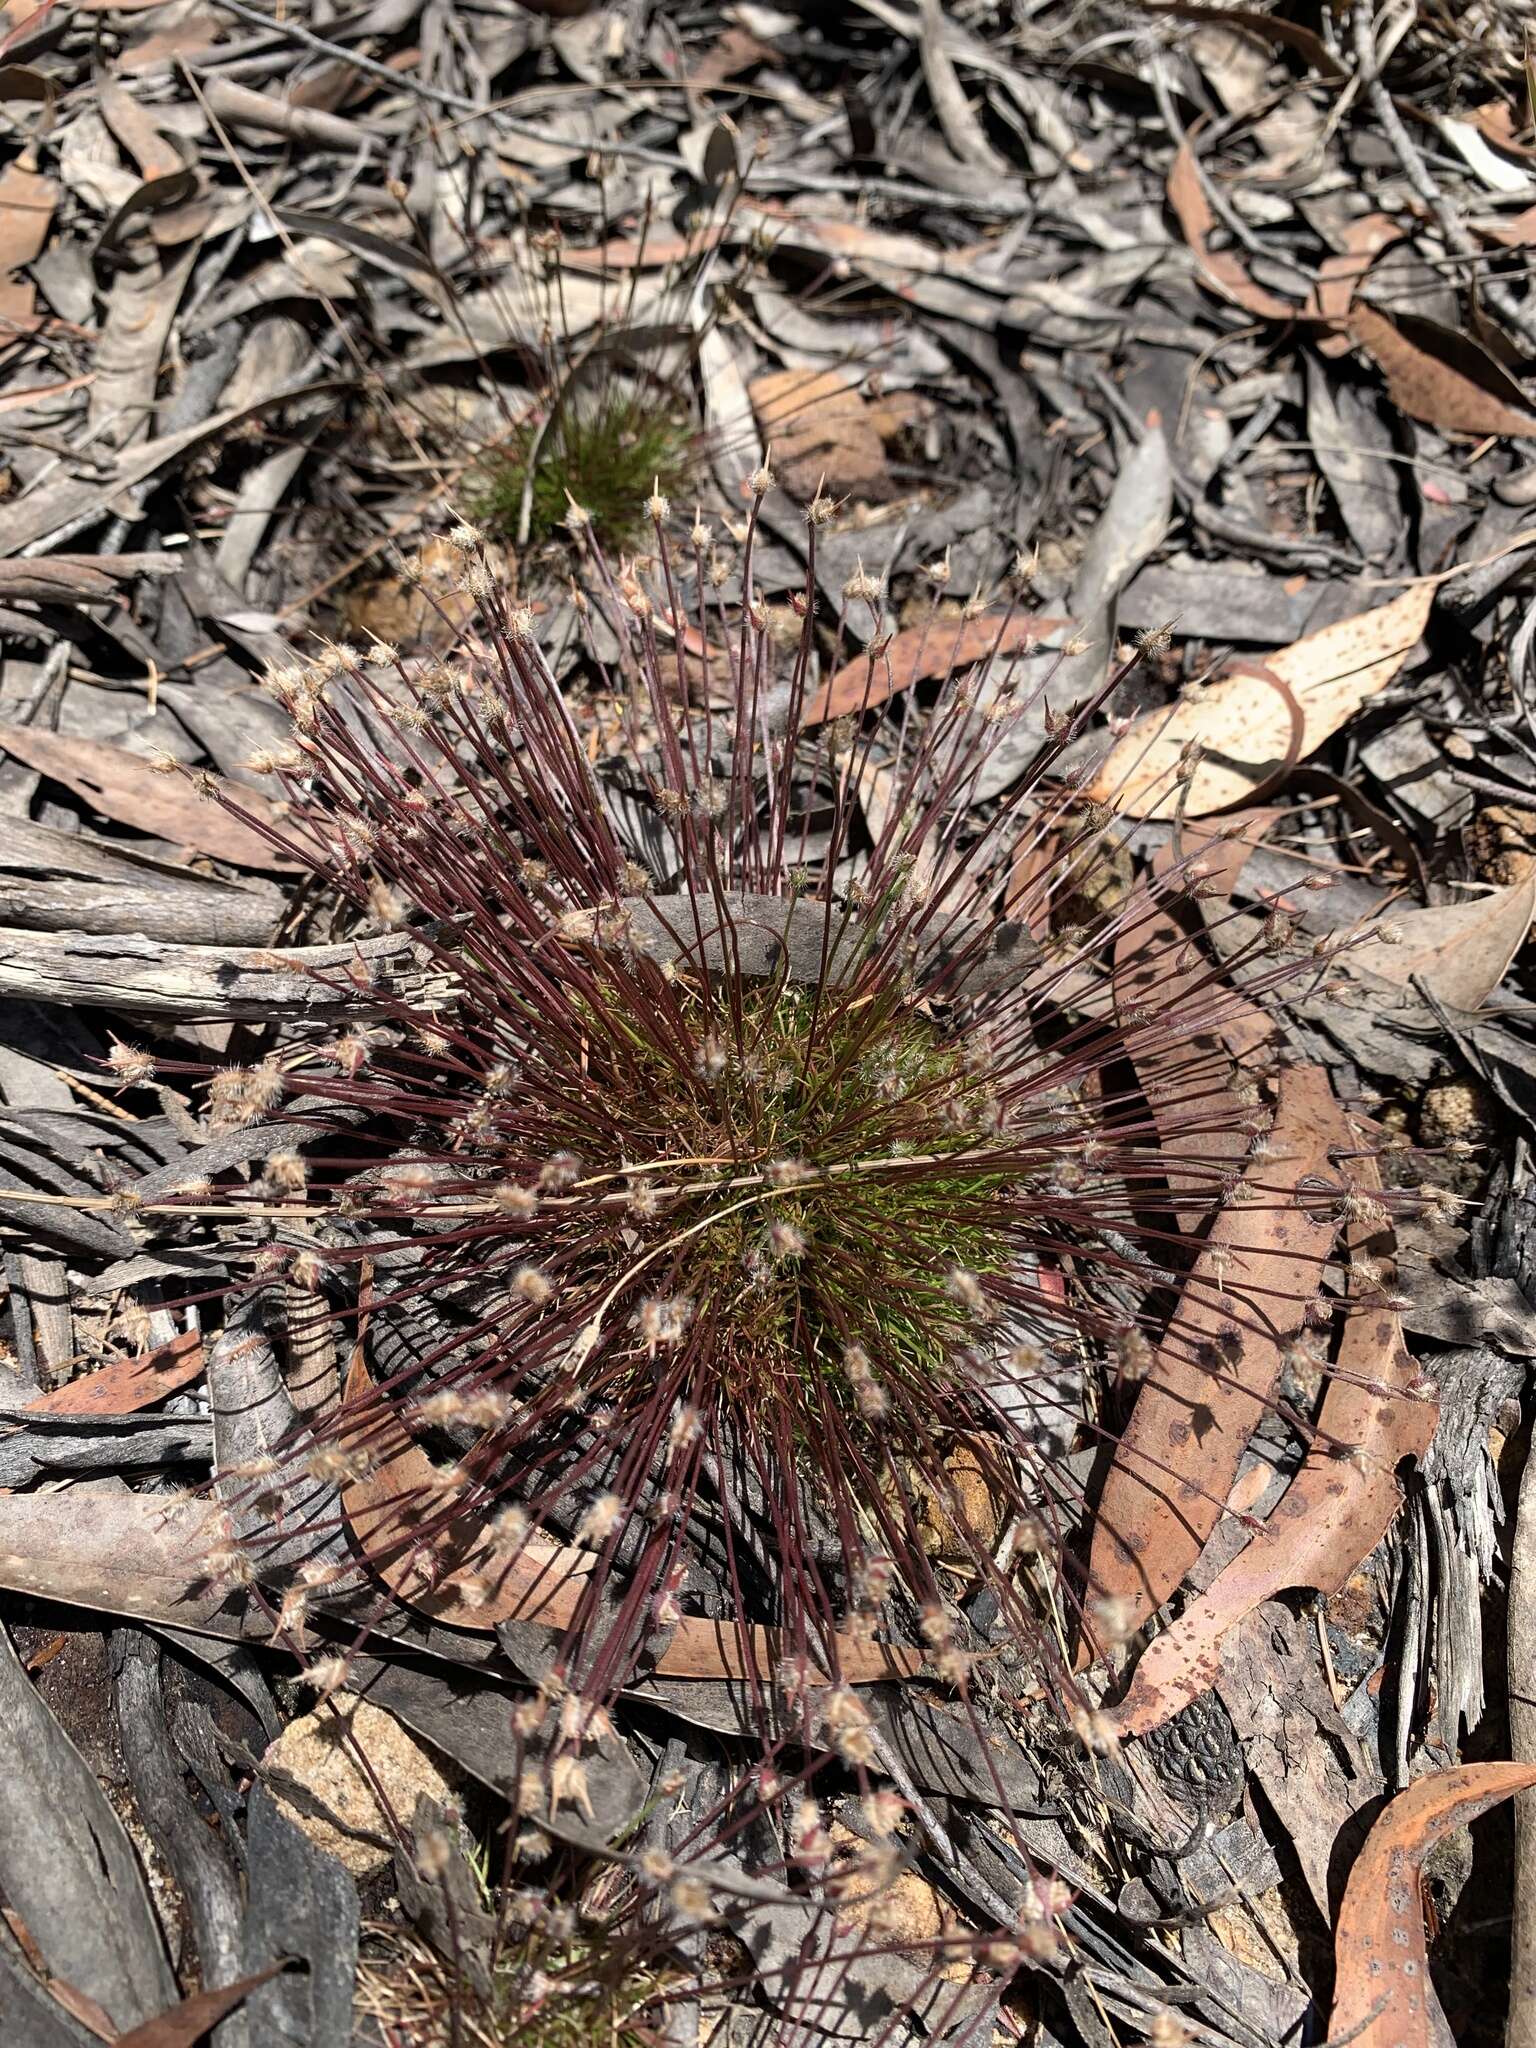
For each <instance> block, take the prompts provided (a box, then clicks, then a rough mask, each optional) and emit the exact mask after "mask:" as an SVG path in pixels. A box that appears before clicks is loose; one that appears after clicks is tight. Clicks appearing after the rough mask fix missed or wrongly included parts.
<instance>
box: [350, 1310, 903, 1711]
mask: <svg viewBox="0 0 1536 2048" xmlns="http://www.w3.org/2000/svg"><path fill="white" fill-rule="evenodd" d="M344 1402H345V1403H350V1404H352V1405H353V1406H354V1407H355V1409H356V1410H357V1414H358V1426H357V1430H356V1432H355V1433H354V1435H353V1437H352V1439H351V1441H353V1442H355V1443H358V1444H365V1445H366V1446H367V1447H368V1449H369V1450H370V1452H371V1453H372V1455H373V1457H374V1458H375V1459H376V1460H378V1462H377V1463H376V1464H375V1466H374V1468H373V1470H371V1471H370V1472H369V1473H368V1474H367V1476H366V1477H364V1478H361V1479H354V1480H349V1481H348V1482H347V1483H346V1484H345V1485H344V1486H343V1487H342V1489H341V1500H342V1512H343V1514H344V1516H345V1518H346V1521H347V1525H348V1527H349V1528H350V1529H351V1531H352V1535H353V1537H354V1539H355V1541H356V1544H357V1548H358V1549H359V1551H360V1552H361V1553H362V1555H363V1557H364V1558H365V1559H366V1560H367V1562H368V1566H369V1569H370V1570H371V1571H372V1572H373V1573H374V1575H375V1576H376V1577H377V1578H379V1579H381V1580H382V1581H383V1582H384V1584H385V1585H387V1586H388V1587H389V1588H390V1590H391V1592H393V1593H394V1594H395V1595H396V1597H397V1598H399V1599H401V1600H403V1601H405V1602H406V1603H407V1604H408V1605H409V1606H411V1607H415V1608H417V1609H419V1610H420V1611H421V1612H422V1613H424V1614H427V1615H430V1617H431V1618H432V1619H433V1620H434V1621H438V1622H442V1623H445V1624H446V1625H447V1626H449V1627H452V1628H464V1629H477V1630H494V1629H495V1628H496V1626H497V1624H498V1623H500V1622H504V1621H527V1622H537V1623H539V1624H541V1625H542V1626H544V1627H546V1628H551V1629H556V1630H559V1629H563V1628H565V1627H566V1625H567V1624H568V1623H569V1622H570V1621H571V1620H572V1618H573V1617H574V1615H575V1614H576V1611H577V1607H578V1605H579V1603H580V1600H581V1597H582V1593H583V1591H584V1590H585V1582H586V1580H587V1578H588V1577H589V1575H590V1573H591V1571H592V1568H593V1565H594V1564H595V1562H596V1558H595V1555H594V1553H593V1552H592V1551H590V1550H585V1549H583V1548H581V1547H580V1546H578V1545H575V1544H559V1543H551V1542H549V1541H548V1540H547V1539H546V1538H543V1537H538V1536H534V1537H530V1538H529V1539H528V1540H527V1541H525V1542H523V1543H521V1544H516V1543H513V1542H510V1541H508V1540H507V1539H506V1538H504V1537H501V1536H498V1535H497V1534H496V1532H495V1531H494V1530H493V1529H491V1528H489V1527H485V1528H480V1529H476V1530H473V1531H471V1532H468V1533H466V1534H462V1535H461V1534H459V1533H458V1532H453V1533H452V1534H446V1535H445V1534H438V1535H436V1536H429V1537H427V1538H422V1537H421V1536H419V1535H416V1534H413V1533H411V1532H410V1528H409V1525H408V1524H403V1523H402V1511H403V1510H409V1509H411V1508H412V1507H414V1506H415V1505H416V1504H418V1503H420V1502H423V1501H426V1500H429V1499H432V1498H434V1497H436V1496H434V1493H433V1488H432V1478H433V1473H434V1467H433V1464H432V1461H431V1459H430V1458H429V1457H428V1456H427V1454H426V1452H425V1451H424V1450H422V1448H421V1446H420V1445H419V1444H417V1443H416V1442H414V1440H413V1439H412V1438H411V1437H410V1436H409V1435H408V1434H407V1432H406V1431H405V1430H404V1429H403V1428H402V1427H401V1425H400V1424H399V1422H398V1421H397V1420H396V1419H395V1418H394V1417H393V1415H392V1414H391V1413H390V1412H389V1411H388V1409H387V1408H386V1407H385V1406H384V1404H383V1403H381V1402H378V1401H377V1400H376V1399H374V1389H373V1384H372V1382H371V1381H370V1379H369V1377H368V1369H367V1366H366V1364H365V1363H364V1362H363V1358H362V1353H361V1348H360V1347H359V1348H358V1349H357V1350H355V1351H354V1353H353V1357H352V1363H351V1366H350V1367H349V1369H348V1372H347V1383H346V1389H345V1396H344ZM471 1585H472V1590H471ZM743 1637H746V1638H748V1639H749V1640H750V1642H751V1645H752V1648H751V1653H750V1656H748V1655H747V1654H745V1653H744V1652H743V1648H742V1638H743ZM787 1647H788V1645H787V1644H786V1642H785V1641H784V1640H783V1639H782V1638H781V1636H780V1633H779V1631H778V1630H776V1629H768V1628H758V1627H748V1628H739V1627H738V1626H737V1625H736V1624H735V1623H733V1622H724V1621H707V1620H703V1619H701V1618H699V1617H697V1616H694V1615H684V1616H683V1618H682V1619H681V1620H680V1621H679V1622H678V1623H677V1624H676V1625H675V1627H674V1629H673V1631H672V1634H671V1637H670V1639H669V1640H668V1641H667V1643H666V1646H665V1647H664V1648H663V1649H662V1651H661V1652H660V1654H659V1655H658V1656H657V1657H655V1658H654V1659H653V1660H652V1662H651V1663H650V1664H649V1666H648V1668H649V1669H650V1670H651V1671H654V1672H655V1673H657V1674H658V1675H659V1676H661V1677H664V1678H746V1677H749V1676H751V1675H752V1673H753V1672H756V1673H758V1674H763V1673H768V1672H772V1671H773V1669H774V1668H775V1666H776V1665H777V1663H778V1662H779V1660H780V1658H781V1657H782V1656H783V1655H784V1654H785V1652H786V1649H787ZM837 1652H838V1674H839V1677H840V1679H841V1680H842V1681H843V1682H844V1683H846V1684H849V1685H870V1684H874V1683H875V1682H876V1681H877V1680H883V1679H892V1678H909V1677H912V1676H913V1675H914V1674H915V1673H916V1672H917V1671H919V1670H921V1668H922V1666H923V1663H924V1661H925V1660H924V1655H923V1652H922V1651H921V1650H918V1649H916V1648H913V1647H909V1646H908V1645H906V1644H902V1643H890V1644H886V1643H876V1642H870V1641H869V1640H867V1638H865V1637H863V1636H858V1637H855V1636H851V1635H850V1636H839V1637H838V1638H837Z"/></svg>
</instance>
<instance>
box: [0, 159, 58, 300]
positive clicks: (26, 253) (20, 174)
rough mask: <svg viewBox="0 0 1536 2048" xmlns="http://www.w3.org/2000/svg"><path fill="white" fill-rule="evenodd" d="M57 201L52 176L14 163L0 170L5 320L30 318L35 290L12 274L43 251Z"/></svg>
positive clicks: (0, 280)
mask: <svg viewBox="0 0 1536 2048" xmlns="http://www.w3.org/2000/svg"><path fill="white" fill-rule="evenodd" d="M58 201H59V188H58V186H57V185H56V184H55V183H54V181H53V179H52V178H43V177H39V176H38V174H37V172H36V171H25V170H22V169H21V167H20V166H19V165H17V164H8V165H7V166H6V168H5V170H4V171H3V172H0V313H3V315H4V317H5V318H6V319H7V320H14V321H18V322H22V321H26V320H29V319H30V318H31V317H32V309H33V307H34V305H35V304H36V302H37V294H36V290H35V289H34V287H33V285H32V284H31V282H30V280H28V279H26V278H18V277H13V276H12V274H11V273H12V272H14V271H18V270H21V269H22V268H24V266H25V265H26V264H28V263H31V262H32V261H33V260H34V259H35V258H36V257H38V256H40V255H41V254H42V249H43V244H44V242H46V241H47V239H48V230H49V228H50V226H51V225H52V223H53V209H54V208H55V206H57V204H58Z"/></svg>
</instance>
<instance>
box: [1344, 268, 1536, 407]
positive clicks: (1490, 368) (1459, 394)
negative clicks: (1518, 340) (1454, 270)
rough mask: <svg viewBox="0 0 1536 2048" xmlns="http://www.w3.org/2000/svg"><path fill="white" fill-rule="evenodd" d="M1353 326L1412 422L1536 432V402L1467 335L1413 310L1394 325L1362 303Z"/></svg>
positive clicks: (1351, 317)
mask: <svg viewBox="0 0 1536 2048" xmlns="http://www.w3.org/2000/svg"><path fill="white" fill-rule="evenodd" d="M1349 329H1350V332H1351V333H1352V334H1353V335H1354V337H1355V339H1356V341H1358V342H1359V344H1360V346H1361V347H1362V348H1363V349H1364V350H1365V352H1366V354H1367V355H1368V356H1370V357H1371V358H1372V360H1373V361H1374V362H1376V363H1377V364H1378V365H1379V366H1380V368H1381V369H1382V370H1383V371H1385V373H1386V379H1387V389H1388V391H1389V392H1390V393H1391V395H1392V401H1393V403H1394V404H1395V405H1398V406H1400V407H1401V408H1402V410H1403V411H1404V412H1405V413H1407V414H1408V415H1409V417H1410V418H1411V419H1416V420H1427V421H1428V422H1429V424H1430V425H1431V426H1433V427H1439V428H1440V429H1441V431H1442V432H1443V433H1451V434H1477V435H1483V434H1536V402H1533V401H1532V400H1531V399H1530V398H1529V397H1528V396H1527V395H1526V393H1525V391H1524V390H1523V389H1522V387H1521V386H1520V385H1519V384H1518V383H1517V382H1516V381H1515V379H1514V378H1513V377H1512V376H1511V375H1510V374H1509V372H1508V371H1507V370H1506V369H1505V368H1504V367H1503V365H1502V364H1501V363H1498V362H1496V361H1495V360H1494V358H1493V357H1492V356H1491V355H1489V353H1488V351H1487V350H1486V349H1485V348H1482V347H1480V346H1479V345H1478V343H1477V342H1475V341H1473V340H1471V339H1470V337H1468V336H1467V335H1465V334H1457V333H1454V332H1453V331H1452V330H1451V329H1449V328H1445V327H1440V326H1438V325H1437V324H1436V323H1435V322H1434V321H1433V320H1421V319H1418V318H1417V317H1415V316H1414V315H1412V314H1408V313H1400V314H1398V316H1397V317H1396V319H1395V320H1389V319H1388V318H1387V316H1386V314H1385V313H1381V312H1378V311H1377V309H1376V308H1375V307H1374V306H1367V305H1366V304H1365V303H1364V302H1363V301H1360V300H1357V301H1356V302H1355V305H1354V306H1353V308H1352V309H1351V311H1350V315H1349Z"/></svg>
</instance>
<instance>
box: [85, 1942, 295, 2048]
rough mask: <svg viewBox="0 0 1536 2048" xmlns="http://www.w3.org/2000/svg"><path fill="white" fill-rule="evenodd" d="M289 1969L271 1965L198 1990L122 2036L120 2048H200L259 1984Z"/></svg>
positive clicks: (283, 1965)
mask: <svg viewBox="0 0 1536 2048" xmlns="http://www.w3.org/2000/svg"><path fill="white" fill-rule="evenodd" d="M287 1967H288V1965H287V1964H286V1963H269V1964H268V1966H267V1967H266V1969H264V1970H253V1971H252V1973H251V1975H250V1976H249V1977H237V1978H236V1980H235V1982H234V1983H233V1984H221V1985H220V1986H219V1988H218V1989H217V1990H216V1991H196V1992H194V1993H193V1994H192V1996H191V1997H190V1998H183V1999H181V2000H179V2001H178V2002H177V2003H176V2004H175V2005H173V2006H169V2007H168V2008H167V2009H166V2010H165V2011H164V2012H160V2013H156V2014H155V2016H154V2018H153V2019H150V2020H145V2021H144V2022H143V2024H142V2025H141V2026H137V2027H134V2028H132V2029H130V2031H129V2032H128V2033H126V2034H118V2035H117V2036H116V2037H115V2040H116V2048H197V2043H198V2042H199V2041H201V2040H202V2039H203V2037H204V2036H205V2035H206V2033H207V2032H208V2029H209V2028H210V2027H212V2026H215V2025H217V2023H218V2022H219V2021H220V2020H221V2019H223V2017H224V2015H225V2013H227V2012H233V2011H234V2009H235V2007H236V2006H237V2005H239V2004H241V2003H242V2001H243V2000H245V1999H246V1998H248V1997H249V1996H250V1994H251V1993H252V1992H253V1991H254V1990H255V1989H256V1987H257V1986H258V1985H259V1984H265V1983H267V1982H268V1981H269V1980H270V1979H271V1978H273V1977H275V1976H277V1975H278V1974H279V1972H280V1971H282V1970H285V1969H286V1968H287Z"/></svg>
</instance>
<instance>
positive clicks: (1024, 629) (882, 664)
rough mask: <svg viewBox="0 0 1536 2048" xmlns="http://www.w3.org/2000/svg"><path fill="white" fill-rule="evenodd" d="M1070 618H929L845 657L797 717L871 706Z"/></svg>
mask: <svg viewBox="0 0 1536 2048" xmlns="http://www.w3.org/2000/svg"><path fill="white" fill-rule="evenodd" d="M1070 624H1071V621H1070V620H1069V619H1036V618H1028V617H1026V616H1025V615H1024V614H1023V613H1022V612H990V613H986V614H983V616H982V617H980V618H971V619H929V620H928V621H927V622H926V623H925V624H923V625H921V626H906V627H904V628H903V629H902V631H901V632H899V633H896V634H894V635H893V636H892V637H891V639H890V640H888V641H887V642H886V645H885V647H884V649H883V651H882V652H881V653H879V654H861V655H859V656H858V657H857V658H856V659H855V660H853V661H849V662H845V663H844V664H843V666H842V667H841V668H840V669H839V670H838V671H837V673H836V675H834V676H833V677H832V678H831V679H830V681H828V682H825V683H823V684H822V686H821V688H820V689H819V690H818V691H817V692H816V694H815V695H814V696H813V697H812V698H811V700H810V702H809V704H808V705H807V706H806V711H805V717H804V718H803V720H802V721H801V722H802V724H804V725H820V724H822V723H823V722H824V721H825V720H827V719H829V718H842V717H844V716H846V715H847V714H848V713H849V712H857V711H869V710H872V709H873V708H874V707H875V705H877V704H883V703H885V701H886V700H887V698H889V697H894V696H895V695H896V693H897V692H898V691H899V690H906V689H910V688H911V686H912V685H913V683H921V682H926V681H928V680H930V679H931V678H933V677H935V676H946V675H949V674H951V673H953V672H954V671H955V670H957V669H962V668H970V667H972V666H973V665H974V664H975V663H978V662H983V661H987V660H989V659H993V658H996V657H999V656H1003V655H1012V654H1018V653H1019V652H1021V651H1022V650H1023V649H1024V648H1026V647H1032V646H1033V645H1034V644H1035V642H1036V641H1037V640H1044V639H1046V638H1047V637H1048V636H1049V635H1050V634H1052V633H1057V632H1062V631H1064V630H1065V629H1066V628H1067V627H1068V626H1069V625H1070Z"/></svg>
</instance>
